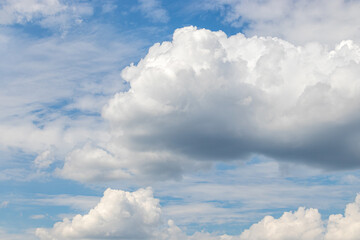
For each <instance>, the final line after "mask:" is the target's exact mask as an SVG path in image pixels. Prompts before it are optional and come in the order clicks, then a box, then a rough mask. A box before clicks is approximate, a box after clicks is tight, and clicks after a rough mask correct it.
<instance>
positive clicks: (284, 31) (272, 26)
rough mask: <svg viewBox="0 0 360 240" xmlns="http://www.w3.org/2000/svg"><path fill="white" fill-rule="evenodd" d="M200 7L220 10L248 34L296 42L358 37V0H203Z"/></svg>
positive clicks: (359, 20) (356, 38)
mask: <svg viewBox="0 0 360 240" xmlns="http://www.w3.org/2000/svg"><path fill="white" fill-rule="evenodd" d="M200 8H202V9H206V10H208V9H212V10H219V11H221V12H222V13H223V14H224V21H225V22H227V23H231V24H232V25H234V26H238V27H245V29H244V31H245V33H246V34H247V35H248V36H253V35H261V36H267V35H269V36H276V37H280V38H283V39H286V40H289V41H291V42H292V43H297V44H304V43H306V42H309V41H319V42H321V43H328V44H331V45H333V44H336V43H338V42H340V41H341V40H344V39H353V40H357V41H360V30H359V28H358V27H357V26H358V25H359V24H360V17H359V14H358V12H359V11H360V2H359V1H347V0H304V1H294V0H266V1H260V0H256V1H249V0H215V1H213V0H204V1H202V4H201V5H200Z"/></svg>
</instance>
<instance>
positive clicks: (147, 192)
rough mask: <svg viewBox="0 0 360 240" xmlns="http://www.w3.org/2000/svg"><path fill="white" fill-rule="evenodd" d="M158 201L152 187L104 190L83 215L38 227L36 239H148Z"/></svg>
mask: <svg viewBox="0 0 360 240" xmlns="http://www.w3.org/2000/svg"><path fill="white" fill-rule="evenodd" d="M160 214H161V209H160V207H159V200H157V199H155V198H153V195H152V190H151V189H150V188H147V189H139V190H137V191H136V192H133V193H130V192H124V191H120V190H112V189H107V190H106V191H105V192H104V197H103V198H102V199H101V200H100V202H99V204H98V205H97V206H96V207H95V208H93V209H91V210H90V211H89V213H88V214H86V215H76V216H75V217H74V218H73V219H72V220H69V219H64V220H63V221H62V222H58V223H56V224H55V225H54V227H53V228H52V229H44V228H39V229H37V230H36V235H37V236H38V237H39V238H40V239H113V238H123V239H148V238H149V237H151V236H152V235H153V230H154V227H156V226H158V224H159V222H160Z"/></svg>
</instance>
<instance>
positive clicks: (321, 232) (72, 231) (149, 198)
mask: <svg viewBox="0 0 360 240" xmlns="http://www.w3.org/2000/svg"><path fill="white" fill-rule="evenodd" d="M161 215H162V214H161V209H160V206H159V200H158V199H156V198H154V197H153V193H152V190H151V188H147V189H139V190H137V191H136V192H132V193H131V192H124V191H120V190H112V189H107V190H106V191H105V192H104V196H103V198H102V199H101V200H100V202H99V204H98V205H97V206H96V207H95V208H93V209H91V210H90V211H89V213H88V214H86V215H83V216H82V215H76V216H75V217H74V218H73V219H72V220H70V219H67V218H65V219H64V220H63V221H62V222H58V223H56V224H55V225H54V227H53V228H51V229H45V228H38V229H37V230H36V235H37V236H38V237H39V238H40V239H42V240H47V239H52V240H55V239H69V240H70V239H153V240H155V239H156V240H161V239H162V240H169V239H171V240H195V239H196V240H268V239H271V240H289V239H291V240H335V239H343V240H355V239H358V236H359V226H360V195H358V196H357V197H356V200H355V202H354V203H350V204H348V205H347V207H346V210H345V216H342V215H341V214H338V215H330V217H329V220H328V221H323V220H322V219H321V215H320V213H319V212H318V210H317V209H312V208H310V209H306V208H303V207H300V208H299V209H298V210H297V211H295V212H285V213H284V214H283V215H282V216H281V217H280V218H278V219H275V218H273V217H271V216H266V217H265V218H264V219H262V220H261V221H260V222H259V223H256V224H254V225H252V226H251V227H250V228H249V229H247V230H245V231H243V232H242V233H241V234H240V235H239V236H229V235H217V234H215V233H213V234H211V233H206V232H196V233H195V234H193V235H187V234H185V232H183V231H182V230H181V229H180V228H179V227H177V226H176V225H175V223H174V221H172V220H169V221H168V223H167V225H166V224H164V223H163V221H162V220H161ZM326 222H327V224H326Z"/></svg>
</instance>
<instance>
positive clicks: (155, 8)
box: [138, 0, 169, 23]
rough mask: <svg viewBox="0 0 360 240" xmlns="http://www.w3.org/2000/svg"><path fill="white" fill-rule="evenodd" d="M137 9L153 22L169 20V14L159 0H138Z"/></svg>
mask: <svg viewBox="0 0 360 240" xmlns="http://www.w3.org/2000/svg"><path fill="white" fill-rule="evenodd" d="M138 9H139V10H140V12H141V13H142V14H144V16H145V17H146V18H148V19H150V20H152V21H153V22H160V23H166V22H168V21H169V15H168V13H167V11H166V10H165V9H164V8H163V7H162V6H161V2H160V1H159V0H139V6H138Z"/></svg>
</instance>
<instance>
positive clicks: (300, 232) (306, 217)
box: [240, 208, 324, 240]
mask: <svg viewBox="0 0 360 240" xmlns="http://www.w3.org/2000/svg"><path fill="white" fill-rule="evenodd" d="M323 232H324V227H323V222H322V220H321V215H320V214H319V212H318V210H316V209H305V208H299V209H298V210H297V211H296V212H294V213H292V212H286V213H284V215H282V216H281V217H280V218H279V219H274V218H273V217H271V216H266V217H265V218H264V219H263V220H261V221H260V222H259V223H257V224H254V225H252V226H251V227H250V229H248V230H245V231H244V232H243V233H242V234H241V237H240V239H241V240H260V239H264V240H265V239H271V240H282V239H299V240H300V239H301V240H318V239H322V238H323Z"/></svg>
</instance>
